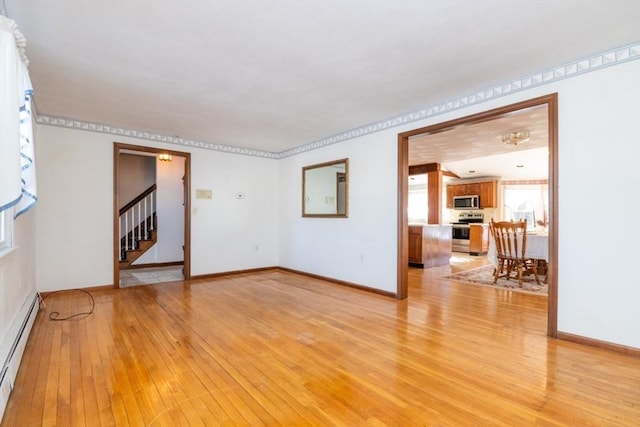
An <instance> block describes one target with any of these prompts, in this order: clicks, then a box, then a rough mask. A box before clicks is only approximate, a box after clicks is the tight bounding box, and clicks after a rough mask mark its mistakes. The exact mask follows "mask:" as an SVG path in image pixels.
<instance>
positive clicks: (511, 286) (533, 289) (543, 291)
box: [441, 265, 548, 296]
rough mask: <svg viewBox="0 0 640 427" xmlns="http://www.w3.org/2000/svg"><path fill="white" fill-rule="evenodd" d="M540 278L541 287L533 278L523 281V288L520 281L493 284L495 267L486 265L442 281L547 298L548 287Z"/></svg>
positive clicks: (501, 280)
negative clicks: (452, 281) (519, 283)
mask: <svg viewBox="0 0 640 427" xmlns="http://www.w3.org/2000/svg"><path fill="white" fill-rule="evenodd" d="M539 277H540V285H538V284H537V283H536V279H535V278H534V277H533V276H527V277H524V278H523V280H522V288H520V287H519V286H518V279H511V280H507V279H503V278H500V279H498V282H497V283H493V265H485V266H483V267H478V268H473V269H471V270H466V271H461V272H459V273H455V274H450V275H448V276H444V277H441V279H446V280H454V281H456V282H462V283H472V284H474V285H482V286H490V287H492V288H501V289H505V290H509V291H514V292H525V293H529V294H536V295H544V296H546V295H547V291H548V286H547V284H546V283H543V279H544V276H539Z"/></svg>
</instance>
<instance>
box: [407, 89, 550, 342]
mask: <svg viewBox="0 0 640 427" xmlns="http://www.w3.org/2000/svg"><path fill="white" fill-rule="evenodd" d="M539 106H546V112H547V117H546V119H547V137H548V151H549V155H548V188H549V190H548V191H549V193H548V203H549V206H548V225H547V227H548V236H549V253H548V262H547V280H548V300H547V335H548V336H550V337H554V338H555V337H557V311H558V310H557V307H558V265H557V260H558V232H557V230H558V188H557V185H558V184H557V183H558V167H559V165H558V95H557V93H553V94H550V95H545V96H541V97H538V98H533V99H529V100H525V101H522V102H518V103H515V104H511V105H506V106H503V107H499V108H495V109H492V110H488V111H484V112H480V113H476V114H472V115H469V116H465V117H461V118H458V119H454V120H449V121H446V122H442V123H437V124H434V125H430V126H426V127H422V128H417V129H413V130H410V131H407V132H402V133H400V134H398V182H397V185H398V187H397V188H398V212H397V215H398V224H397V227H398V228H397V236H398V240H397V251H398V256H397V291H396V298H397V299H406V298H407V297H408V269H409V236H408V234H409V227H408V215H407V208H408V197H409V188H408V187H409V186H408V182H409V146H410V138H412V137H416V136H418V135H426V134H434V135H435V134H439V133H443V132H446V131H448V130H453V129H455V128H458V127H461V126H465V125H471V124H478V123H482V122H488V121H492V120H496V119H499V118H501V117H505V116H507V115H509V114H514V113H516V112H518V111H520V110H524V109H529V108H534V107H539Z"/></svg>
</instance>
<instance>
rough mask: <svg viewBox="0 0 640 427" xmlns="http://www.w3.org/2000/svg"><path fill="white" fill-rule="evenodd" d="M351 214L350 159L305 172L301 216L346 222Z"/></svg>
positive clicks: (325, 164) (304, 170)
mask: <svg viewBox="0 0 640 427" xmlns="http://www.w3.org/2000/svg"><path fill="white" fill-rule="evenodd" d="M348 213H349V159H340V160H335V161H332V162H326V163H320V164H317V165H311V166H305V167H303V168H302V216H303V217H321V218H346V217H347V216H348Z"/></svg>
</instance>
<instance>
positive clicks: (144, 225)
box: [118, 184, 158, 270]
mask: <svg viewBox="0 0 640 427" xmlns="http://www.w3.org/2000/svg"><path fill="white" fill-rule="evenodd" d="M118 221H119V223H118V227H119V236H120V250H119V253H120V269H121V270H123V269H126V268H128V267H129V266H130V265H131V264H132V263H133V262H134V261H135V260H137V259H138V258H140V257H141V256H142V254H144V253H145V252H146V251H148V250H149V249H150V248H151V247H152V246H153V245H155V243H156V241H157V240H158V230H157V219H156V185H155V184H154V185H152V186H151V187H149V188H148V189H146V190H145V191H143V192H142V193H140V194H139V195H138V196H137V197H135V198H134V199H133V200H132V201H131V202H129V203H127V204H126V205H125V206H124V207H123V208H122V209H120V217H119V220H118Z"/></svg>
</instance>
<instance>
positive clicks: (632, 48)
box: [36, 41, 640, 159]
mask: <svg viewBox="0 0 640 427" xmlns="http://www.w3.org/2000/svg"><path fill="white" fill-rule="evenodd" d="M637 59H640V41H638V42H635V43H632V44H629V45H626V46H621V47H618V48H615V49H611V50H607V51H605V52H601V53H598V54H595V55H592V56H589V57H585V58H580V59H577V60H575V61H572V62H569V63H567V64H564V65H560V66H557V67H552V68H549V69H546V70H542V71H539V72H536V73H533V74H529V75H526V76H524V77H522V78H518V79H515V80H511V81H508V82H504V83H500V84H497V85H495V86H492V87H487V88H484V89H481V90H479V91H477V92H474V93H470V94H467V95H465V96H462V97H459V98H455V99H451V100H449V101H445V102H441V103H438V104H434V105H431V106H428V107H424V108H421V109H418V110H414V111H409V112H407V113H403V114H399V115H397V116H394V117H391V118H388V119H386V120H381V121H378V122H374V123H370V124H368V125H364V126H360V127H358V128H355V129H350V130H347V131H345V132H341V133H338V134H335V135H332V136H329V137H326V138H323V139H320V140H317V141H313V142H310V143H307V144H303V145H300V146H298V147H295V148H291V149H289V150H284V151H281V152H279V153H275V152H270V151H263V150H255V149H250V148H241V147H233V146H230V145H223V144H214V143H210V142H205V141H197V140H192V139H185V138H179V137H176V136H169V135H162V134H157V133H153V132H146V131H140V130H135V129H128V128H123V127H118V126H111V125H106V124H100V123H92V122H85V121H82V120H75V119H70V118H64V117H56V116H49V115H46V114H38V115H37V117H36V122H37V123H38V124H41V125H47V126H58V127H65V128H71V129H78V130H87V131H92V132H101V133H107V134H110V135H118V136H128V137H132V138H141V139H147V140H151V141H159V142H166V143H170V144H176V145H181V146H186V147H197V148H203V149H205V150H213V151H221V152H225V153H233V154H242V155H247V156H253V157H264V158H269V159H282V158H285V157H290V156H294V155H296V154H300V153H304V152H306V151H311V150H315V149H318V148H321V147H325V146H327V145H332V144H335V143H338V142H342V141H346V140H349V139H352V138H357V137H361V136H364V135H368V134H371V133H375V132H379V131H381V130H385V129H390V128H394V127H397V126H402V125H404V124H407V123H411V122H415V121H418V120H423V119H426V118H428V117H435V116H439V115H441V114H444V113H448V112H450V111H454V110H458V109H460V108H465V107H468V106H470V105H474V104H480V103H482V102H485V101H488V100H491V99H496V98H500V97H502V96H507V95H511V94H513V93H516V92H519V91H522V90H527V89H531V88H533V87H537V86H542V85H546V84H549V83H552V82H556V81H559V80H563V79H566V78H570V77H575V76H578V75H581V74H585V73H588V72H591V71H596V70H600V69H602V68H606V67H610V66H613V65H618V64H622V63H624V62H628V61H634V60H637Z"/></svg>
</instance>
